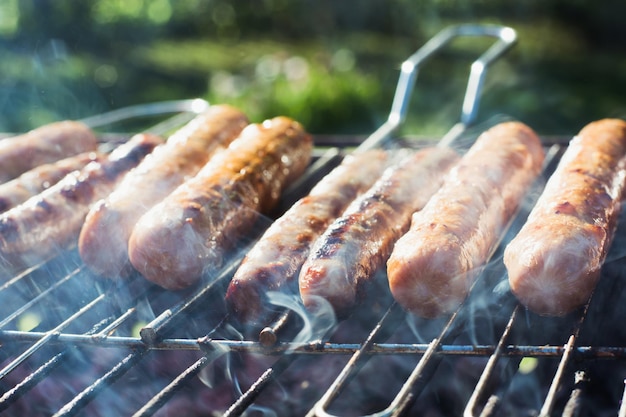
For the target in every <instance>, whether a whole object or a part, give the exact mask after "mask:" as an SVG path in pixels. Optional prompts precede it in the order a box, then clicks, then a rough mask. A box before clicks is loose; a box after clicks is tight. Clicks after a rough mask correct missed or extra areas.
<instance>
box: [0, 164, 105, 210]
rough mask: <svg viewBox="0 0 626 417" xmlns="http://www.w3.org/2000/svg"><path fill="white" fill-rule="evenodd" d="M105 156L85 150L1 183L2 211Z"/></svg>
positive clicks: (0, 204) (0, 207) (0, 208)
mask: <svg viewBox="0 0 626 417" xmlns="http://www.w3.org/2000/svg"><path fill="white" fill-rule="evenodd" d="M104 158H105V155H104V154H102V153H99V152H85V153H81V154H78V155H74V156H70V157H68V158H65V159H62V160H60V161H57V162H51V163H49V164H43V165H40V166H38V167H37V168H33V169H31V170H30V171H26V172H25V173H23V174H22V175H20V176H19V177H17V178H14V179H12V180H10V181H8V182H5V183H4V184H0V213H2V212H5V211H7V210H8V209H10V208H12V207H15V206H17V205H18V204H20V203H23V202H24V201H26V200H28V199H29V198H30V197H32V196H34V195H37V194H39V193H40V192H42V191H43V190H45V189H46V188H49V187H51V186H52V185H54V184H56V183H57V182H59V181H60V180H61V179H62V178H63V177H65V176H66V175H67V174H69V173H70V172H72V171H75V170H77V169H81V168H83V167H84V166H85V165H87V164H88V163H90V162H93V161H102V160H103V159H104Z"/></svg>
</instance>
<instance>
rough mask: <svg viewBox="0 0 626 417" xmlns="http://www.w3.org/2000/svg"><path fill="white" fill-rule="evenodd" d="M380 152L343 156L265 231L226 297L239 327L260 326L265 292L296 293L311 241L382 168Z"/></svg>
mask: <svg viewBox="0 0 626 417" xmlns="http://www.w3.org/2000/svg"><path fill="white" fill-rule="evenodd" d="M387 161H388V155H387V152H385V151H383V150H371V151H366V152H362V153H355V154H351V155H348V156H346V157H345V158H344V159H343V161H342V162H341V164H339V165H338V166H337V167H336V168H335V169H333V170H332V171H331V172H330V173H329V174H327V175H326V176H325V177H324V178H322V179H321V180H320V181H319V182H318V183H317V184H316V185H315V187H313V188H312V189H311V191H310V192H309V194H308V195H307V196H306V197H304V198H302V199H300V200H298V201H297V202H296V203H295V204H294V205H293V206H291V207H290V208H289V210H287V211H286V212H285V213H284V214H283V215H282V216H281V217H280V218H278V219H277V220H276V221H275V222H274V223H272V225H271V226H270V227H269V228H268V229H267V230H266V231H265V233H264V234H263V236H262V237H261V238H260V239H259V241H258V242H257V243H256V244H255V245H254V246H253V247H252V249H251V250H250V251H249V252H248V253H247V254H246V256H245V258H244V260H243V262H242V264H241V265H240V266H239V268H238V269H237V271H236V272H235V275H234V276H233V278H232V280H231V282H230V284H229V286H228V290H227V292H226V302H227V304H228V306H229V309H230V310H231V311H232V312H234V313H235V314H236V316H237V317H238V318H239V320H240V321H241V322H243V323H249V324H260V323H263V321H264V316H266V315H267V313H269V311H270V309H269V308H268V307H269V306H268V305H267V303H266V297H265V295H266V293H267V292H268V291H282V292H284V293H290V294H297V293H298V286H297V282H298V273H299V271H300V267H301V266H302V264H303V263H304V260H305V259H306V257H307V255H308V253H309V250H310V247H311V245H312V244H313V241H314V240H315V239H316V238H317V237H318V236H319V235H320V234H322V232H323V231H324V229H326V227H327V226H328V225H329V224H330V222H332V221H333V220H334V219H335V218H337V217H338V216H339V215H340V214H341V213H342V212H343V211H344V210H345V209H346V207H347V206H348V205H349V204H350V202H351V201H352V200H354V198H356V196H357V195H359V194H361V193H363V192H364V191H365V190H367V189H368V188H369V187H370V186H371V185H372V184H374V182H375V181H376V180H377V179H378V178H379V177H380V175H381V174H382V172H383V170H384V169H385V167H386V166H387Z"/></svg>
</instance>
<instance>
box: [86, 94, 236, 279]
mask: <svg viewBox="0 0 626 417" xmlns="http://www.w3.org/2000/svg"><path fill="white" fill-rule="evenodd" d="M247 124H248V120H247V118H246V116H245V115H244V114H243V113H242V112H241V111H239V110H237V109H235V108H233V107H230V106H227V105H219V106H211V107H210V108H209V109H208V111H206V112H205V113H203V114H200V115H198V116H196V117H195V118H194V119H193V120H192V121H191V122H189V123H188V124H187V125H185V126H184V127H183V128H182V129H180V130H178V131H177V132H175V133H174V134H173V135H172V136H171V137H170V138H169V139H168V140H167V141H166V142H165V144H163V145H162V146H159V147H157V148H156V149H155V150H154V152H152V153H151V154H150V155H148V156H147V157H146V158H145V159H144V160H143V161H142V162H141V163H140V164H139V166H137V168H135V169H133V170H132V171H131V172H130V173H129V174H128V175H126V176H125V177H124V179H123V180H122V182H121V183H120V185H119V186H118V187H116V188H115V190H114V191H113V192H112V193H111V194H110V195H109V196H108V197H107V198H106V199H104V200H102V201H99V202H98V203H97V204H96V205H95V206H94V207H92V209H91V210H90V211H89V213H88V214H87V217H86V219H85V223H84V225H83V227H82V229H81V232H80V236H79V239H78V251H79V254H80V256H81V259H82V260H83V262H84V263H85V265H87V267H88V268H89V269H90V270H92V271H93V272H95V273H96V274H99V275H102V276H105V277H109V278H117V277H125V276H128V275H129V273H130V272H131V271H132V266H131V264H130V260H129V259H128V239H129V238H130V234H131V232H132V229H133V227H134V225H135V223H137V220H139V218H140V217H141V216H142V215H143V214H144V213H146V211H148V210H149V209H150V208H151V207H152V206H154V205H155V204H156V203H158V202H159V201H161V200H163V199H164V198H165V197H166V196H167V195H168V194H169V193H171V192H172V191H173V190H174V189H175V188H176V187H177V186H179V185H180V184H182V183H183V182H184V181H185V179H187V178H190V177H192V176H194V175H195V174H197V173H198V171H199V170H200V169H201V168H202V166H204V164H206V162H207V161H208V160H209V159H210V158H211V156H212V155H213V154H215V153H216V152H218V151H220V150H223V149H225V148H226V147H227V146H228V144H229V143H230V142H231V141H232V140H233V139H235V138H236V137H237V136H238V135H239V133H241V131H242V130H243V128H244V127H245V126H246V125H247Z"/></svg>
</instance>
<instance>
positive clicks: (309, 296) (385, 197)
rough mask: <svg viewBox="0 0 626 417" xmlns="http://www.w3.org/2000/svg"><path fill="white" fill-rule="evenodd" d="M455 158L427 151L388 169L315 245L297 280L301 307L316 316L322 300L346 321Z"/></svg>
mask: <svg viewBox="0 0 626 417" xmlns="http://www.w3.org/2000/svg"><path fill="white" fill-rule="evenodd" d="M458 158H459V155H458V153H456V152H455V151H454V150H452V149H450V148H447V147H429V148H425V149H422V150H420V151H418V152H415V153H414V154H412V155H410V156H408V157H405V158H403V159H402V160H401V161H400V162H399V163H397V164H395V165H393V166H391V167H389V168H388V169H387V170H386V171H385V173H384V174H383V176H382V177H381V178H380V180H378V182H376V184H375V185H374V186H373V187H372V188H371V189H370V190H368V191H367V192H366V193H365V194H363V195H362V196H361V197H359V198H358V199H357V200H355V201H354V202H353V203H352V204H351V205H350V206H349V207H348V208H347V209H346V211H345V213H344V214H343V215H342V216H341V217H339V218H338V219H337V220H335V221H334V222H333V223H332V224H331V225H330V226H329V227H328V229H327V230H326V231H325V232H324V233H323V234H322V236H321V237H320V238H319V239H318V240H317V241H316V242H315V244H314V245H313V249H311V252H310V254H309V256H308V258H307V260H306V262H305V263H304V265H303V266H302V270H301V272H300V276H299V287H300V295H301V297H302V301H303V303H304V306H305V307H306V308H307V309H309V310H313V311H314V310H315V309H316V308H317V307H318V305H319V299H320V298H321V299H323V300H326V301H327V302H328V303H330V305H331V306H332V307H333V310H334V311H335V314H336V315H337V316H338V317H345V316H347V315H348V314H349V313H350V311H351V310H352V309H353V308H354V307H355V306H356V305H357V303H358V302H359V301H360V300H361V299H362V297H363V291H364V289H365V286H366V285H367V284H368V283H370V282H371V281H372V280H373V278H374V275H375V273H376V272H378V271H379V270H381V269H382V268H384V266H385V263H386V262H387V259H388V258H389V255H390V254H391V251H392V249H393V246H394V244H395V242H396V241H397V240H398V238H400V236H402V235H403V234H404V233H406V232H407V230H408V228H409V226H410V224H411V216H412V214H413V213H415V212H416V211H419V210H421V209H422V208H423V207H424V205H425V204H426V202H427V201H428V200H429V199H430V197H431V196H432V195H433V194H434V193H435V192H436V191H437V190H438V189H439V186H440V185H441V183H442V182H443V177H444V176H445V174H446V173H447V172H448V171H449V170H450V168H451V167H452V166H453V164H455V163H456V162H457V161H458Z"/></svg>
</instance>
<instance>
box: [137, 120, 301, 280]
mask: <svg viewBox="0 0 626 417" xmlns="http://www.w3.org/2000/svg"><path fill="white" fill-rule="evenodd" d="M311 150H312V138H311V136H310V135H309V134H307V133H306V132H305V131H304V129H303V128H302V126H301V125H300V124H299V123H297V122H294V121H293V120H291V119H289V118H286V117H277V118H274V119H271V120H267V121H265V122H263V124H253V125H249V126H248V127H246V128H245V129H244V131H243V132H242V133H241V135H240V136H239V137H238V138H237V139H235V140H234V141H233V142H232V143H231V145H230V146H229V147H228V148H227V149H226V150H225V151H223V152H220V153H219V154H217V155H215V156H214V157H213V158H212V159H211V160H210V161H209V163H207V165H205V166H204V167H203V168H202V170H201V171H200V172H199V173H198V175H196V176H195V177H194V178H191V179H189V180H188V181H186V182H185V183H184V184H182V185H181V186H180V187H178V188H177V189H176V190H174V191H173V192H172V193H171V194H170V195H169V196H167V197H166V198H165V199H164V200H163V201H161V202H160V203H158V204H157V205H155V206H154V207H153V208H152V209H151V210H150V211H148V213H146V214H145V215H144V216H142V217H141V219H140V220H139V222H138V223H137V225H136V226H135V228H134V229H133V233H132V234H131V237H130V240H129V244H128V248H129V257H130V261H131V262H132V264H133V266H134V267H135V268H136V269H137V270H138V271H139V272H140V273H141V274H142V275H143V276H144V277H145V278H147V279H148V280H150V281H152V282H155V283H156V284H158V285H161V286H162V287H164V288H167V289H181V288H184V287H187V286H189V285H192V284H194V283H196V282H197V281H198V280H199V279H200V277H201V276H202V275H203V273H205V272H206V273H209V272H213V271H216V270H217V269H218V268H219V267H220V266H221V265H222V263H223V260H224V257H225V256H226V255H227V253H228V250H229V249H231V248H232V246H233V245H235V244H236V242H237V238H238V237H240V236H242V235H245V234H247V233H248V229H250V227H251V226H252V225H253V224H254V222H255V221H256V220H257V218H258V216H259V212H261V213H267V212H268V210H270V209H271V208H272V207H274V206H275V204H276V203H277V202H278V199H279V198H280V195H281V192H282V190H283V188H284V187H285V186H286V185H287V184H289V183H290V182H292V181H293V180H295V179H296V178H297V177H298V176H300V175H301V174H302V173H303V171H304V170H305V169H306V167H307V165H308V163H309V161H310V158H311Z"/></svg>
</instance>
